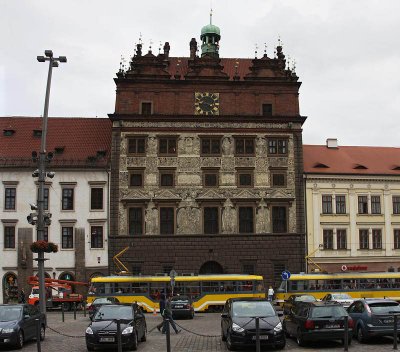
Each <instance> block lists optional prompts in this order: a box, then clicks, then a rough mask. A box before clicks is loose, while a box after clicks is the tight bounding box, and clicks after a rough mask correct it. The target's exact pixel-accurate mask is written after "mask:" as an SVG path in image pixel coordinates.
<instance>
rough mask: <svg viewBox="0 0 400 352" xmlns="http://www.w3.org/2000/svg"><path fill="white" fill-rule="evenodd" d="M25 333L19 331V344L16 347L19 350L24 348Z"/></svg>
mask: <svg viewBox="0 0 400 352" xmlns="http://www.w3.org/2000/svg"><path fill="white" fill-rule="evenodd" d="M24 342H25V341H24V333H23V332H22V330H20V331H18V336H17V343H16V346H17V348H18V349H21V348H22V347H24Z"/></svg>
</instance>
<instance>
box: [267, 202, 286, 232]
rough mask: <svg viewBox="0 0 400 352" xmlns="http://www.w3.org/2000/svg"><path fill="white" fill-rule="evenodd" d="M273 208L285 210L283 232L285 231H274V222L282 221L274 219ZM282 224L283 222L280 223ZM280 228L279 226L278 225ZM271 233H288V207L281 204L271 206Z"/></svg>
mask: <svg viewBox="0 0 400 352" xmlns="http://www.w3.org/2000/svg"><path fill="white" fill-rule="evenodd" d="M275 208H282V209H283V208H284V209H285V225H284V227H285V230H286V231H275V229H276V228H275V225H276V222H277V221H281V222H282V221H283V219H279V218H278V219H274V209H275ZM282 224H283V222H282ZM280 226H281V225H280ZM271 227H272V228H271V232H272V233H274V234H275V233H288V232H289V208H288V205H286V204H285V205H283V204H274V205H272V206H271Z"/></svg>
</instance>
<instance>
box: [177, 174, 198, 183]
mask: <svg viewBox="0 0 400 352" xmlns="http://www.w3.org/2000/svg"><path fill="white" fill-rule="evenodd" d="M177 180H178V185H179V186H198V185H201V176H200V175H199V174H189V173H187V174H182V173H180V174H178V177H177Z"/></svg>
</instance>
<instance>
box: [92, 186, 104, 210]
mask: <svg viewBox="0 0 400 352" xmlns="http://www.w3.org/2000/svg"><path fill="white" fill-rule="evenodd" d="M93 190H101V207H100V208H98V207H93V203H96V204H95V205H98V204H100V202H99V200H98V199H96V200H95V201H93V198H94V195H93ZM96 197H98V195H96ZM90 210H91V211H102V210H104V187H100V186H91V187H90Z"/></svg>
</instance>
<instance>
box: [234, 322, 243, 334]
mask: <svg viewBox="0 0 400 352" xmlns="http://www.w3.org/2000/svg"><path fill="white" fill-rule="evenodd" d="M232 330H233V331H236V332H243V331H244V329H243V328H242V327H241V326H239V325H237V324H235V323H232Z"/></svg>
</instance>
